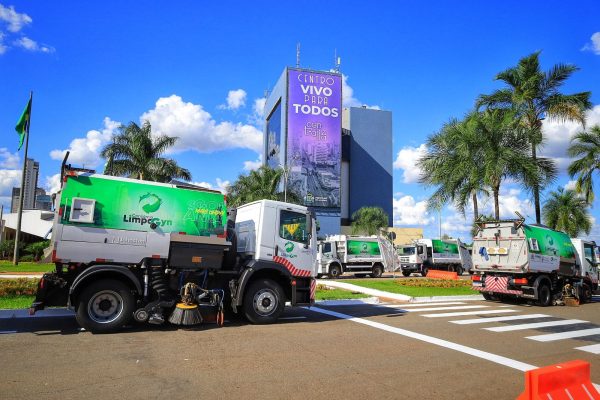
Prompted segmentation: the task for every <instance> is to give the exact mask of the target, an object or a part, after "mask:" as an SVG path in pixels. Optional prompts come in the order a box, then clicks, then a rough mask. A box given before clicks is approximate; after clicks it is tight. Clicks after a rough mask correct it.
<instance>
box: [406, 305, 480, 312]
mask: <svg viewBox="0 0 600 400" xmlns="http://www.w3.org/2000/svg"><path fill="white" fill-rule="evenodd" d="M489 307H490V306H451V307H423V308H410V309H408V310H405V309H404V308H398V309H397V310H398V311H401V310H403V311H407V312H420V311H445V310H470V309H474V308H489Z"/></svg>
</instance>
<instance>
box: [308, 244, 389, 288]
mask: <svg viewBox="0 0 600 400" xmlns="http://www.w3.org/2000/svg"><path fill="white" fill-rule="evenodd" d="M395 259H396V257H395V255H394V245H393V243H392V242H391V241H390V240H389V239H388V238H387V237H385V236H383V235H379V236H376V235H374V236H349V235H331V236H328V237H327V238H326V239H325V240H320V241H319V245H318V252H317V261H316V269H317V277H321V276H323V275H328V276H329V277H330V278H338V277H339V276H340V275H342V274H343V273H344V272H353V273H355V274H356V275H358V276H360V275H370V276H371V277H373V278H379V277H380V276H381V275H382V274H383V272H384V271H390V270H392V269H393V268H395Z"/></svg>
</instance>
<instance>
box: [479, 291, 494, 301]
mask: <svg viewBox="0 0 600 400" xmlns="http://www.w3.org/2000/svg"><path fill="white" fill-rule="evenodd" d="M481 295H482V296H483V298H484V299H486V300H487V301H492V300H494V295H492V294H491V293H488V292H481Z"/></svg>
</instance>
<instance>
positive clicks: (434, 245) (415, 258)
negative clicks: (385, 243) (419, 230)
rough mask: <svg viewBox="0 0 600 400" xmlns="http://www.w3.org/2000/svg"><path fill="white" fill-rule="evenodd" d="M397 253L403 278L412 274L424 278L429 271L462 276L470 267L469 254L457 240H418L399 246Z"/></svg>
mask: <svg viewBox="0 0 600 400" xmlns="http://www.w3.org/2000/svg"><path fill="white" fill-rule="evenodd" d="M397 251H398V258H399V259H400V268H401V269H402V275H404V276H410V274H412V273H414V272H418V273H420V274H421V275H422V276H425V275H427V272H429V270H430V269H439V270H444V271H454V272H456V273H457V274H458V275H462V274H463V273H464V272H465V271H470V270H471V267H472V262H471V254H470V253H469V250H468V249H467V247H466V246H465V245H464V244H463V243H462V242H461V241H460V240H459V239H444V240H440V239H419V240H416V241H415V242H414V243H413V244H410V245H406V246H399V247H398V248H397Z"/></svg>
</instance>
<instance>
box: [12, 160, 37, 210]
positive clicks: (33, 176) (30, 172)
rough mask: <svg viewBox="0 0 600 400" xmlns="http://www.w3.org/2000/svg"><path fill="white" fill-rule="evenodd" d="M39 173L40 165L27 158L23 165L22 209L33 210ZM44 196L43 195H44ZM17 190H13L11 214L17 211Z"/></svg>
mask: <svg viewBox="0 0 600 400" xmlns="http://www.w3.org/2000/svg"><path fill="white" fill-rule="evenodd" d="M39 172H40V163H39V162H37V161H35V160H34V159H32V158H28V159H27V162H26V163H25V190H24V195H23V209H24V210H32V209H34V208H35V197H36V189H37V184H38V175H39ZM44 194H45V193H44ZM19 196H20V190H19V188H13V191H12V201H11V204H10V210H11V212H18V211H19V200H20V199H19Z"/></svg>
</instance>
